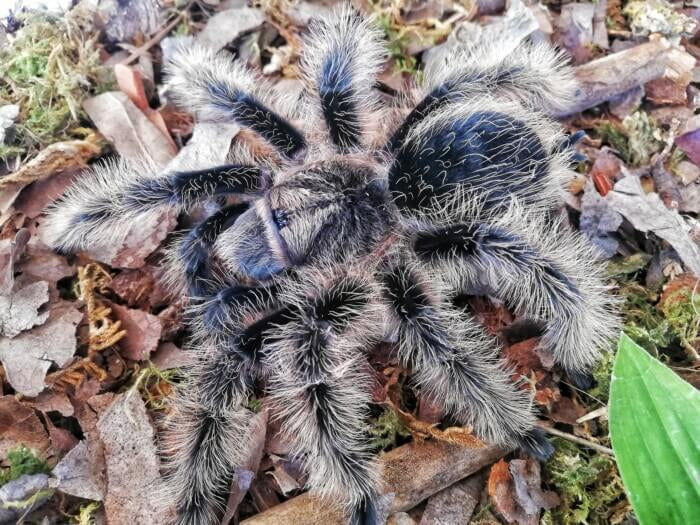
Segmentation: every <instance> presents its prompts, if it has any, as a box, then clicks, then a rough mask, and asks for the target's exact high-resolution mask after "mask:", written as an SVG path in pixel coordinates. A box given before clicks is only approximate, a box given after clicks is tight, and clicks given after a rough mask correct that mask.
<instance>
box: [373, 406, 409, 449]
mask: <svg viewBox="0 0 700 525" xmlns="http://www.w3.org/2000/svg"><path fill="white" fill-rule="evenodd" d="M369 433H370V435H371V436H372V446H373V447H375V448H376V449H378V450H387V449H389V448H392V447H394V446H396V445H397V444H398V441H399V439H400V438H408V437H410V436H411V432H410V431H409V430H408V428H407V427H406V425H404V423H403V421H401V419H400V418H399V415H398V414H397V413H396V412H395V411H394V410H392V409H391V408H388V407H387V408H385V409H384V412H382V413H381V414H380V415H379V416H377V417H376V418H374V419H372V420H371V421H370V426H369Z"/></svg>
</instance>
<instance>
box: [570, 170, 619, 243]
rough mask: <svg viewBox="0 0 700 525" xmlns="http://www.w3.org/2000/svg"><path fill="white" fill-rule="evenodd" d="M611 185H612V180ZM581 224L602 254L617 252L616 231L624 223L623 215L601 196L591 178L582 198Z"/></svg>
mask: <svg viewBox="0 0 700 525" xmlns="http://www.w3.org/2000/svg"><path fill="white" fill-rule="evenodd" d="M605 180H608V179H605ZM610 186H611V187H612V182H610ZM579 224H580V228H581V231H582V232H583V233H584V234H585V235H586V237H588V238H589V239H590V241H591V243H593V245H594V246H596V247H597V248H598V249H599V250H600V252H601V253H602V254H604V255H605V256H606V257H612V256H613V255H615V254H616V253H617V248H618V245H619V241H618V240H617V238H616V237H615V236H614V233H615V232H616V231H617V229H618V228H619V227H620V226H621V225H622V215H620V214H619V213H618V212H617V211H616V210H615V209H613V208H612V206H611V205H610V203H609V202H608V201H607V200H605V199H604V198H603V197H601V194H600V193H599V192H598V191H597V190H596V187H595V186H594V183H593V181H592V180H590V179H589V180H588V181H587V182H586V189H585V190H584V193H583V198H582V199H581V218H580V222H579Z"/></svg>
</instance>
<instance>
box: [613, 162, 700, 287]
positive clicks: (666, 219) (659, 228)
mask: <svg viewBox="0 0 700 525" xmlns="http://www.w3.org/2000/svg"><path fill="white" fill-rule="evenodd" d="M605 198H606V200H607V201H608V202H609V203H610V205H611V207H612V208H613V209H614V210H615V211H617V212H619V213H621V214H622V215H624V216H625V218H626V219H627V220H628V221H630V222H631V223H632V226H634V228H635V229H637V230H638V231H641V232H649V231H651V232H653V233H655V234H656V235H658V236H659V237H661V238H662V239H663V240H665V241H666V242H668V243H669V244H670V245H671V246H673V248H674V249H675V250H676V252H677V253H678V256H679V257H680V258H681V261H683V264H685V266H686V267H687V268H688V269H689V270H691V271H692V272H694V273H695V275H700V247H698V245H697V243H696V242H695V241H694V240H693V238H692V237H691V235H690V230H691V228H690V226H689V225H688V224H687V223H686V222H685V220H684V219H683V217H681V216H680V215H679V214H678V212H677V211H675V210H669V209H668V208H666V206H664V203H663V202H662V201H661V198H659V196H658V195H657V194H656V193H645V192H644V189H643V188H642V184H641V182H640V180H639V178H638V177H634V176H630V175H628V176H627V177H625V178H623V179H622V180H620V181H619V182H617V184H615V189H614V190H613V191H611V192H610V193H608V195H607V196H606V197H605Z"/></svg>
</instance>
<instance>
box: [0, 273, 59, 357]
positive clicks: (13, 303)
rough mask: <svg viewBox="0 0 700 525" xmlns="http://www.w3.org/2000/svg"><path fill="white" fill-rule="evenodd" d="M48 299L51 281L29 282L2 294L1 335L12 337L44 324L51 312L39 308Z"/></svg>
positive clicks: (0, 305)
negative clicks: (40, 311)
mask: <svg viewBox="0 0 700 525" xmlns="http://www.w3.org/2000/svg"><path fill="white" fill-rule="evenodd" d="M48 300H49V283H47V282H46V281H39V282H36V283H32V284H28V285H27V286H25V287H24V288H20V289H19V290H17V291H14V292H12V293H11V294H10V295H2V296H0V335H4V336H5V337H9V338H10V339H12V338H13V337H15V336H17V335H19V334H20V333H22V332H23V331H25V330H29V329H30V328H31V327H33V326H37V325H40V324H43V323H44V322H45V321H46V320H47V319H48V318H49V313H48V312H44V313H39V308H41V306H42V305H44V304H45V303H46V302H47V301H48ZM0 344H1V343H0Z"/></svg>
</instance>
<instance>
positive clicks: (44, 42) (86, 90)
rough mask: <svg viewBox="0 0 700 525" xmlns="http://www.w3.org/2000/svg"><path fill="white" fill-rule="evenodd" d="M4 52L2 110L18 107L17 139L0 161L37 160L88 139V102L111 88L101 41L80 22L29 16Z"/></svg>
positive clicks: (0, 149)
mask: <svg viewBox="0 0 700 525" xmlns="http://www.w3.org/2000/svg"><path fill="white" fill-rule="evenodd" d="M22 22H23V26H22V28H21V29H20V30H19V31H18V32H17V35H16V37H15V38H14V40H13V41H12V42H11V43H10V44H9V45H6V46H5V47H3V48H2V49H1V50H0V106H2V105H6V104H17V105H18V106H19V108H20V115H19V118H18V119H17V124H16V126H15V133H14V135H13V136H12V137H10V138H8V139H7V140H6V141H5V143H4V144H0V160H7V159H8V158H10V157H12V156H15V155H18V154H19V155H21V156H22V157H23V158H27V157H31V156H33V155H35V154H36V153H37V152H38V151H40V150H41V149H42V148H44V147H46V146H47V145H49V144H52V143H54V142H57V141H60V140H66V139H70V138H76V137H79V136H84V135H85V132H86V130H85V129H84V128H82V127H81V121H82V120H83V119H84V117H85V116H84V114H83V111H82V108H81V104H82V102H83V100H84V99H85V98H86V97H87V96H89V95H91V94H94V93H98V92H101V91H104V90H106V89H107V88H108V87H109V86H108V84H106V83H105V81H104V80H103V79H104V78H105V77H106V74H105V70H104V68H103V67H102V66H101V64H100V59H99V47H98V45H97V42H96V40H95V39H96V36H95V37H88V36H86V35H87V33H88V31H89V28H88V27H87V26H86V25H85V24H84V23H83V22H81V21H80V20H78V19H77V17H76V16H73V15H71V13H68V14H67V15H65V16H63V17H53V16H51V15H48V14H41V13H29V14H27V15H24V18H23V20H22Z"/></svg>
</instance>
